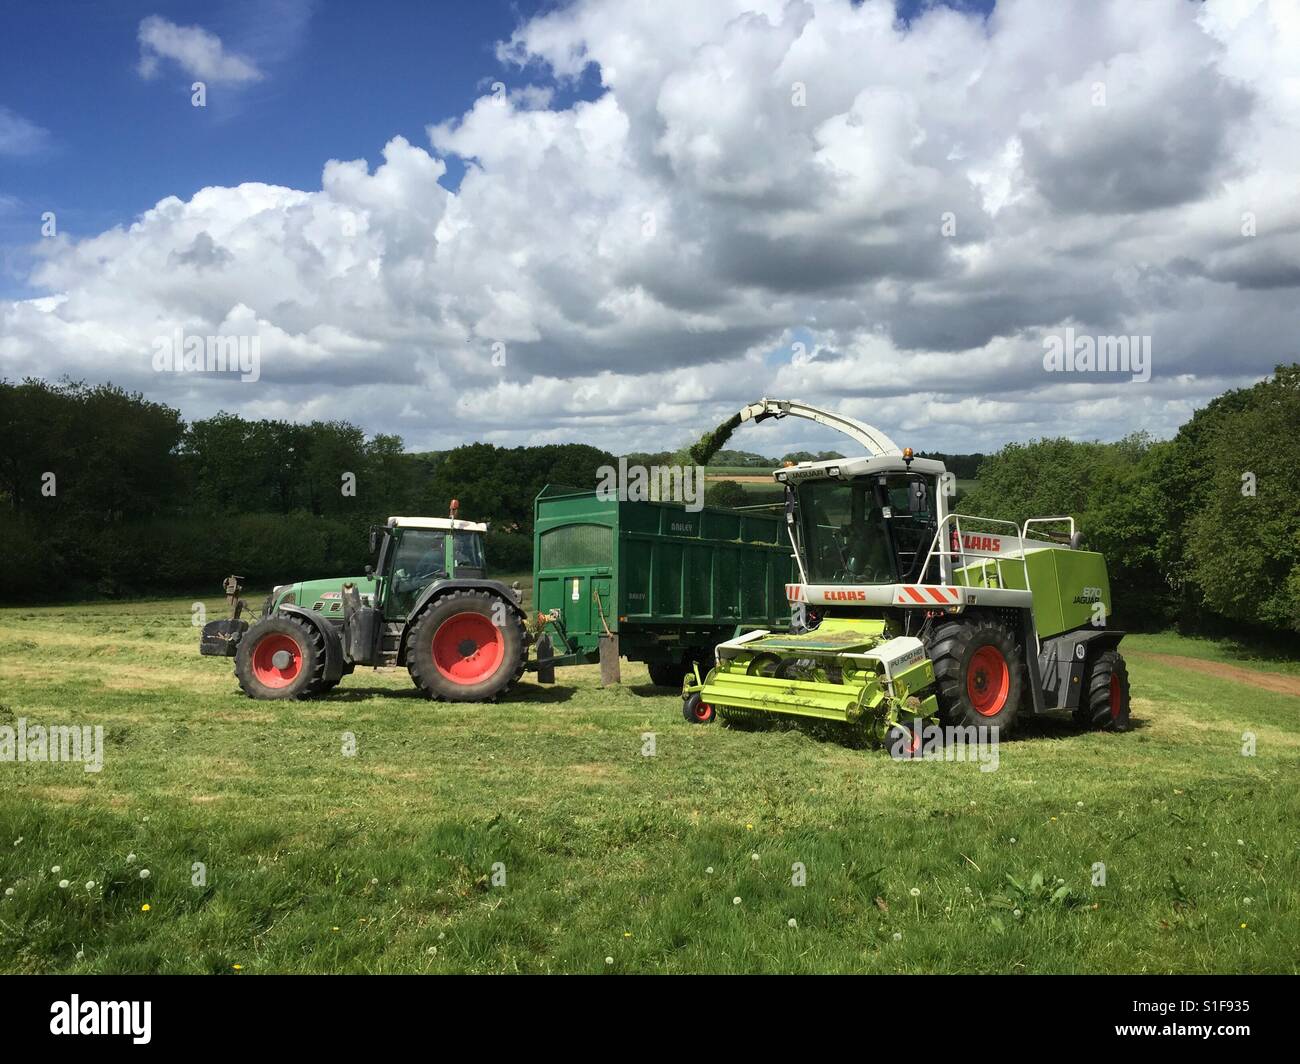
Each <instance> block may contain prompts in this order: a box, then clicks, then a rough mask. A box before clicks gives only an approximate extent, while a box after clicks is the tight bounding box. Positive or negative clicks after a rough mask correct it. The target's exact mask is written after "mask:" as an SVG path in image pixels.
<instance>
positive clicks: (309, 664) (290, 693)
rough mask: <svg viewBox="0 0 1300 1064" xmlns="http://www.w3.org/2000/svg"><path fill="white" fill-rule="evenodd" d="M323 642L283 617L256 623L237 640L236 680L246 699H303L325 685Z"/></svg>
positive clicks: (312, 630) (317, 633) (310, 629)
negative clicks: (246, 696)
mask: <svg viewBox="0 0 1300 1064" xmlns="http://www.w3.org/2000/svg"><path fill="white" fill-rule="evenodd" d="M324 674H325V641H324V639H322V638H321V634H320V633H319V632H318V631H316V630H315V629H314V628H312V627H311V626H310V625H306V624H299V623H298V622H297V621H295V620H291V619H290V618H289V617H286V616H284V615H278V616H271V617H267V618H266V619H264V620H262V621H259V622H258V623H257V624H255V625H254V626H253V627H252V628H250V629H249V630H248V632H247V633H246V634H245V635H244V638H243V639H241V640H240V641H239V651H238V652H237V653H236V654H235V677H236V678H237V679H238V680H239V686H240V687H241V688H243V691H244V694H246V695H248V697H249V698H256V699H260V700H269V699H279V698H304V697H306V696H308V695H311V694H315V693H316V691H317V690H318V689H319V688H320V686H321V684H322V683H323V682H324Z"/></svg>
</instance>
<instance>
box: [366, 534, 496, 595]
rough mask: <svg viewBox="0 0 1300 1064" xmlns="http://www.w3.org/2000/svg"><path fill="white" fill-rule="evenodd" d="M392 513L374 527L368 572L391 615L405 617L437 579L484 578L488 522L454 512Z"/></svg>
mask: <svg viewBox="0 0 1300 1064" xmlns="http://www.w3.org/2000/svg"><path fill="white" fill-rule="evenodd" d="M454 514H455V511H454V510H453V516H452V517H448V518H443V517H390V518H389V519H388V523H387V524H384V525H375V526H373V527H372V528H371V530H370V550H371V556H372V557H373V558H374V563H373V566H372V568H371V573H370V574H368V576H369V577H370V578H371V579H373V580H374V581H375V583H376V584H377V585H378V586H377V587H376V598H375V601H376V604H377V605H379V606H380V608H381V609H382V611H383V614H384V617H385V618H387V619H388V620H401V619H403V618H405V617H406V616H407V615H408V614H409V613H410V612H411V610H412V608H414V606H415V603H416V600H417V599H418V598H419V597H420V594H421V592H423V591H424V589H425V588H427V587H428V586H429V585H430V584H432V583H433V582H435V581H438V580H481V579H482V578H483V577H484V576H485V575H486V571H487V563H486V561H485V560H484V554H483V534H484V533H485V532H486V531H487V525H485V524H481V523H478V522H474V521H461V520H459V519H457V518H456V517H455V516H454Z"/></svg>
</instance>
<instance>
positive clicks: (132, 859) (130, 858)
mask: <svg viewBox="0 0 1300 1064" xmlns="http://www.w3.org/2000/svg"><path fill="white" fill-rule="evenodd" d="M126 863H127V864H135V854H133V853H128V854H127V855H126Z"/></svg>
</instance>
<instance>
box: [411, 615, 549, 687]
mask: <svg viewBox="0 0 1300 1064" xmlns="http://www.w3.org/2000/svg"><path fill="white" fill-rule="evenodd" d="M526 649H527V644H526V642H525V636H524V625H523V621H522V620H521V619H520V617H519V614H518V611H516V610H515V609H513V608H511V607H510V605H509V604H507V603H506V602H505V601H504V600H503V599H502V598H500V596H498V595H494V594H493V593H492V592H490V591H472V590H470V591H452V592H450V593H448V594H446V595H442V596H440V597H439V598H437V599H435V600H434V602H433V605H431V606H430V607H429V608H428V609H427V610H425V612H424V613H423V614H421V616H420V618H419V620H417V621H416V622H415V628H414V629H413V631H412V632H411V642H410V647H409V649H408V650H407V652H406V653H407V662H408V665H407V667H408V669H409V670H410V673H411V679H412V680H414V681H415V686H416V687H418V688H419V689H420V690H421V691H423V692H424V693H425V694H426V695H428V696H429V697H430V698H436V699H440V700H443V701H447V702H491V701H493V700H494V699H496V698H497V696H498V695H500V694H501V693H502V692H504V691H505V690H506V688H508V687H509V686H510V685H511V684H513V683H514V682H515V681H516V680H518V679H519V677H520V676H522V675H523V671H524V659H525V652H526Z"/></svg>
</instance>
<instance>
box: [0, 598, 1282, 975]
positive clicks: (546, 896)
mask: <svg viewBox="0 0 1300 1064" xmlns="http://www.w3.org/2000/svg"><path fill="white" fill-rule="evenodd" d="M207 607H208V610H209V611H210V613H211V614H212V615H213V616H217V615H219V612H220V610H221V604H220V602H219V600H216V599H213V600H210V601H208V602H207ZM196 644H197V632H196V630H195V629H194V628H193V627H191V625H190V603H189V601H188V600H185V601H179V600H178V601H157V602H143V603H130V604H91V605H86V606H79V607H59V608H48V609H9V610H4V611H0V724H3V725H8V726H10V727H14V726H15V725H16V719H17V718H19V717H25V718H26V719H27V721H28V722H29V723H31V724H36V723H41V724H47V725H49V724H83V723H84V724H91V725H102V726H103V728H104V733H105V755H104V765H103V770H102V771H101V772H99V773H86V772H84V771H83V770H82V766H79V765H75V764H30V763H27V764H17V763H13V762H2V763H0V969H3V970H4V971H7V972H15V971H16V972H121V971H126V972H152V971H161V972H213V973H227V974H232V975H236V974H245V975H246V974H251V973H259V972H285V971H290V972H297V971H311V972H329V971H348V972H611V973H618V972H818V971H836V972H843V971H847V972H927V971H955V972H998V973H1002V972H1007V973H1014V972H1207V971H1229V972H1294V971H1296V969H1297V966H1298V962H1297V949H1296V943H1297V942H1298V941H1300V915H1297V913H1298V912H1300V906H1297V894H1300V874H1298V873H1300V868H1298V867H1297V857H1296V842H1297V828H1296V825H1297V824H1300V797H1298V795H1297V788H1296V781H1297V778H1300V773H1298V771H1297V770H1298V769H1300V698H1297V697H1295V696H1294V695H1290V694H1285V693H1279V692H1274V691H1266V690H1260V689H1256V688H1254V687H1252V686H1248V685H1245V684H1241V683H1236V682H1229V681H1225V680H1222V679H1218V678H1215V677H1213V676H1208V675H1205V674H1202V673H1196V672H1192V671H1190V670H1188V669H1186V668H1182V667H1179V666H1178V665H1176V664H1169V663H1167V662H1165V661H1163V660H1162V658H1161V657H1160V656H1159V655H1160V654H1161V653H1176V654H1181V655H1185V656H1195V657H1198V658H1201V659H1205V660H1213V659H1214V657H1215V656H1216V654H1217V653H1218V650H1217V647H1216V646H1215V645H1213V644H1210V645H1205V644H1201V643H1194V642H1191V641H1187V640H1179V639H1178V638H1177V637H1174V636H1157V637H1133V638H1131V639H1130V640H1128V641H1126V645H1130V646H1131V648H1132V649H1133V650H1134V651H1138V652H1139V653H1137V654H1134V656H1133V659H1132V677H1133V691H1134V711H1133V712H1134V717H1135V719H1136V728H1135V730H1134V731H1132V732H1131V733H1129V734H1125V735H1110V734H1096V733H1079V732H1078V731H1076V730H1075V729H1074V728H1073V727H1072V726H1071V725H1069V724H1067V723H1056V722H1052V723H1037V724H1036V725H1035V726H1034V727H1032V728H1031V729H1030V730H1029V732H1028V733H1027V734H1025V736H1024V737H1023V738H1020V739H1017V740H1015V741H1010V742H1007V743H1005V744H1003V745H1002V747H1001V749H1000V762H999V767H998V770H997V771H995V772H980V771H979V770H978V767H977V766H976V765H974V764H969V763H968V764H961V763H941V762H923V763H898V762H894V761H891V760H890V759H889V758H888V757H887V756H885V755H884V754H882V753H880V752H877V751H871V750H859V749H852V748H850V747H848V746H846V745H842V744H840V743H837V742H835V741H831V740H828V739H824V738H813V737H810V736H808V735H806V734H804V733H802V732H798V731H769V732H759V733H754V732H742V731H732V730H728V729H726V728H723V727H721V726H712V727H692V726H690V725H687V724H686V723H684V722H683V721H682V719H681V716H680V713H679V706H680V702H679V699H678V698H676V697H675V696H674V695H673V694H671V693H668V692H664V691H662V690H658V689H655V688H652V687H651V686H649V684H648V681H647V677H646V674H645V672H644V670H643V669H642V668H641V667H639V666H627V665H625V667H624V673H623V676H624V686H622V687H620V688H617V689H609V690H602V689H600V688H599V687H598V686H597V677H596V670H595V669H594V668H579V669H572V670H567V671H562V672H561V673H560V682H559V683H558V684H556V685H555V686H554V687H548V688H543V687H539V686H537V685H536V684H534V683H533V682H532V681H531V680H529V681H526V682H525V683H524V684H523V685H522V686H520V687H519V688H517V689H516V691H515V692H514V693H513V694H512V696H511V697H510V698H509V699H508V700H507V701H505V702H503V703H501V704H497V705H463V706H450V705H437V704H431V703H429V702H427V701H425V700H423V699H421V698H418V697H416V692H415V689H414V688H413V687H412V686H411V683H410V681H409V679H408V678H407V676H406V673H405V671H400V672H398V671H387V672H380V673H374V672H370V671H367V672H365V673H358V674H357V675H354V676H351V677H348V678H346V679H345V680H344V681H343V684H342V685H341V686H340V687H339V688H338V689H336V690H335V691H334V692H332V693H331V694H330V695H328V696H326V697H325V698H324V699H322V700H319V701H314V702H304V703H297V704H285V703H265V702H260V703H259V702H252V701H249V700H247V699H245V698H244V697H242V696H241V695H240V694H239V692H238V690H237V688H236V686H235V683H234V680H233V678H232V674H231V667H230V663H229V662H228V661H224V660H217V659H201V658H200V657H199V656H198V653H197V649H196ZM1229 660H1233V659H1229ZM1253 667H1255V668H1257V667H1258V666H1253ZM1246 731H1251V732H1253V733H1255V735H1256V736H1257V744H1258V747H1257V752H1256V755H1255V756H1253V757H1246V756H1242V752H1241V748H1242V735H1243V732H1246ZM345 733H350V734H351V735H353V736H355V742H356V753H355V756H345V754H344V746H345V742H346V736H345ZM645 733H654V736H655V739H654V742H655V746H656V749H655V754H654V756H652V757H647V756H643V749H644V745H645V739H644V738H643V736H644V734H645ZM196 862H197V863H201V864H202V865H203V866H204V870H205V875H204V876H199V875H198V872H197V870H196ZM796 863H799V864H801V865H803V866H804V867H805V868H806V872H807V882H806V885H805V886H794V885H793V884H792V867H793V866H794V865H795V864H796ZM1097 863H1104V865H1105V872H1106V882H1105V885H1104V886H1093V885H1092V877H1093V869H1094V866H1095V865H1096V864H1097ZM494 866H496V870H497V875H496V877H495V878H496V879H497V881H498V882H499V881H500V878H501V876H500V873H502V872H504V880H505V881H504V884H502V885H494V883H493V879H494V874H493V869H494ZM56 868H57V871H56V870H55V869H56ZM146 869H147V870H148V872H149V875H148V876H147V878H142V874H143V872H144V870H146ZM1012 877H1014V880H1015V881H1016V882H1015V883H1013V882H1012ZM1037 877H1041V881H1040V879H1039V878H1037ZM63 880H66V881H68V886H67V887H60V885H59V884H60V882H61V881H63ZM200 880H201V882H199V881H200ZM88 883H93V886H87V884H88ZM196 884H197V885H196ZM1017 884H1018V885H1017ZM1060 888H1063V889H1060ZM10 891H12V893H10Z"/></svg>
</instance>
